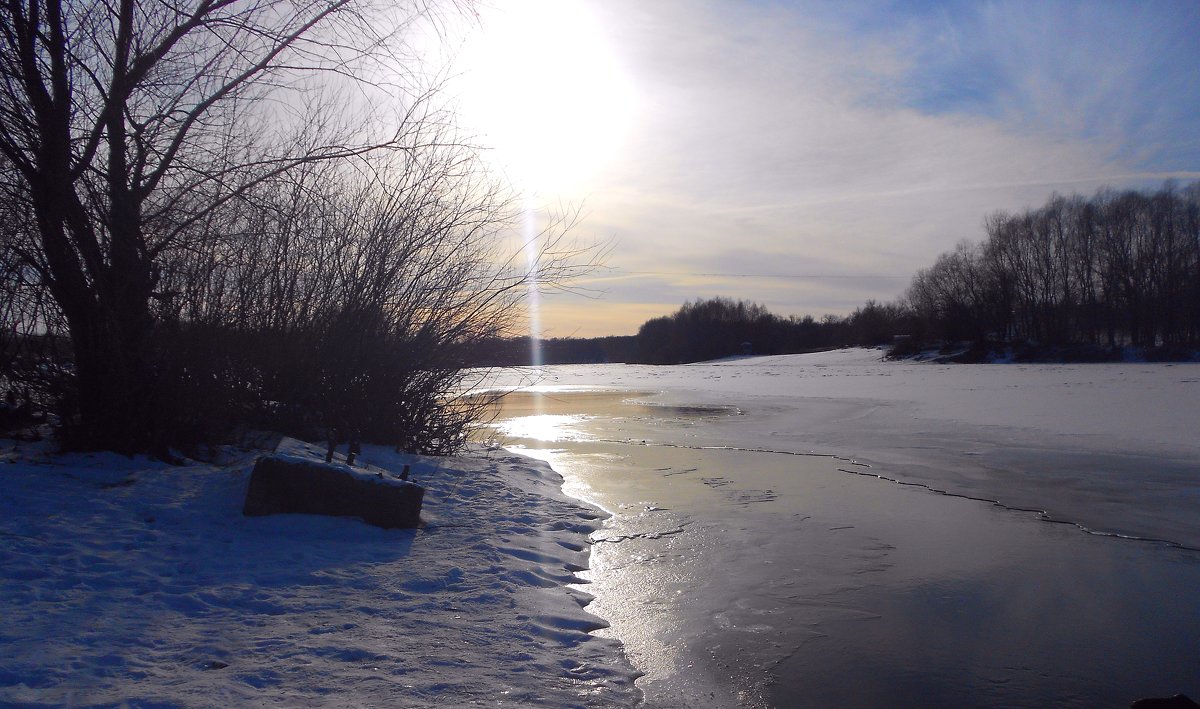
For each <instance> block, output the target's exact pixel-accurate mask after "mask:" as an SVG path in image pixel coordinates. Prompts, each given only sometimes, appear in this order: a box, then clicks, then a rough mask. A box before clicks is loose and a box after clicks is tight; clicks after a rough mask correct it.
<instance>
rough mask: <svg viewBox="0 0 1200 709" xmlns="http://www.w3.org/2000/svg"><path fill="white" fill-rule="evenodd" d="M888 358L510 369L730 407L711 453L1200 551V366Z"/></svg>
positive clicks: (567, 383)
mask: <svg viewBox="0 0 1200 709" xmlns="http://www.w3.org/2000/svg"><path fill="white" fill-rule="evenodd" d="M883 355H884V353H883V351H882V350H880V349H866V348H848V349H842V350H833V351H829V352H820V353H813V354H803V355H778V356H763V357H751V358H741V359H738V360H732V361H715V362H704V363H698V364H692V365H682V366H666V367H661V366H660V367H654V366H628V365H579V366H556V367H548V368H545V369H544V370H541V371H540V372H536V373H533V374H531V373H529V372H525V373H524V374H523V377H524V379H522V378H521V377H519V376H517V375H516V374H511V373H510V374H507V375H505V376H506V377H507V378H504V377H499V378H494V379H493V384H494V385H496V386H509V387H516V386H519V385H520V384H521V382H522V381H528V380H529V379H531V378H533V379H534V380H535V381H536V382H537V385H536V386H534V387H533V388H532V389H533V390H541V391H553V390H563V391H566V390H572V389H574V390H580V389H587V388H591V389H614V390H623V391H630V392H639V393H640V399H641V400H642V401H644V402H645V403H649V404H657V405H663V406H697V405H714V404H717V405H722V406H731V407H736V408H737V409H739V410H740V411H742V413H743V414H744V415H743V416H740V417H738V419H737V420H736V421H733V422H722V423H721V424H720V425H719V426H716V427H714V426H707V425H703V424H701V428H703V431H699V430H698V431H697V432H696V437H701V436H702V434H703V435H707V436H708V437H709V438H707V439H706V440H707V441H708V442H709V443H710V444H721V445H730V446H738V447H744V448H759V449H763V450H780V451H786V452H809V451H815V452H818V453H827V454H833V455H838V456H842V457H846V458H852V459H856V460H861V461H864V462H868V463H870V464H871V465H872V466H873V468H874V469H875V470H877V471H880V472H882V473H883V474H886V475H889V476H891V477H898V478H900V479H903V480H906V481H911V482H917V483H920V484H924V485H928V486H931V487H935V488H937V489H941V490H946V491H949V492H953V493H955V494H964V495H971V496H979V497H985V498H986V499H989V500H999V501H1001V502H1003V503H1005V504H1008V505H1011V506H1015V507H1032V508H1036V509H1039V510H1045V511H1046V512H1047V513H1048V516H1050V517H1052V518H1055V519H1060V520H1064V521H1071V522H1075V523H1078V524H1081V525H1083V526H1085V527H1087V528H1088V529H1091V530H1095V531H1104V532H1110V533H1116V534H1122V535H1127V536H1141V537H1150V538H1156V539H1165V540H1168V541H1172V542H1175V543H1179V544H1183V545H1185V546H1190V547H1196V548H1200V516H1197V515H1196V514H1195V503H1196V500H1197V499H1200V437H1198V436H1197V435H1196V432H1197V431H1200V364H1198V363H1176V364H1154V363H1119V364H1070V365H1046V364H1030V365H1025V364H930V363H912V362H893V361H884V360H883Z"/></svg>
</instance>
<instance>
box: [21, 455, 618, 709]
mask: <svg viewBox="0 0 1200 709" xmlns="http://www.w3.org/2000/svg"><path fill="white" fill-rule="evenodd" d="M3 448H4V453H3V457H0V461H3V462H0V705H4V706H14V705H15V706H78V705H95V704H101V705H122V706H156V707H158V706H189V707H193V706H214V707H215V706H220V707H227V706H265V705H272V706H316V705H323V706H337V707H345V706H406V707H433V706H438V707H445V706H475V705H486V706H517V707H526V706H544V707H562V706H597V707H599V706H630V705H632V704H635V703H636V702H637V701H638V698H639V696H640V694H639V692H638V691H637V690H636V689H635V688H634V685H633V680H634V678H635V677H636V673H635V672H634V671H633V670H632V668H631V667H630V666H629V664H628V663H627V662H626V661H625V658H624V656H623V654H622V650H621V646H620V644H619V643H618V642H616V641H615V640H611V639H605V638H599V637H595V636H593V635H590V634H589V631H591V630H594V629H596V628H598V627H602V626H604V625H605V623H604V621H602V620H601V619H599V618H597V617H596V616H593V615H590V614H589V613H587V612H586V611H584V610H583V608H582V606H583V605H584V604H586V603H587V601H588V600H589V597H588V596H587V595H586V594H583V593H581V592H579V591H578V590H575V589H572V588H570V587H567V586H565V584H568V583H578V582H579V581H580V579H579V578H578V577H577V576H576V574H575V572H576V571H580V570H582V569H583V568H585V567H586V566H587V564H588V557H589V544H588V542H587V536H588V534H589V533H591V532H592V531H594V530H596V529H597V528H598V527H599V525H600V523H601V518H602V513H601V512H600V511H599V510H596V509H595V508H590V507H584V506H582V505H581V504H580V503H579V502H578V501H576V500H572V499H571V498H567V497H566V496H564V495H563V494H562V492H561V490H560V486H561V478H560V477H559V476H558V475H557V474H556V473H554V472H553V471H552V470H550V469H549V468H548V467H547V466H546V465H545V464H543V463H537V462H533V461H530V460H528V459H525V458H517V457H515V456H513V455H511V454H508V453H505V452H503V451H486V452H484V451H481V452H479V453H478V454H477V455H475V456H471V457H465V458H453V459H436V458H417V457H411V456H401V455H396V454H393V453H391V452H390V451H388V450H387V449H384V448H374V447H367V448H366V450H365V451H364V454H363V458H364V459H365V460H366V461H367V462H369V463H374V464H377V465H380V466H383V467H386V468H388V469H394V470H398V469H399V468H400V467H401V466H402V465H403V464H404V463H411V464H412V465H413V471H412V476H413V479H414V480H416V481H418V482H420V483H422V484H424V485H426V486H427V490H428V491H427V493H426V498H425V514H424V517H425V518H426V519H427V520H428V522H429V524H428V526H427V527H425V528H424V529H420V530H416V531H414V530H381V529H377V528H374V527H370V526H367V525H366V524H363V523H361V522H359V521H355V520H349V519H334V518H321V517H314V516H307V515H277V516H272V517H253V518H251V517H243V516H242V514H241V507H242V501H243V498H244V495H245V491H246V485H247V481H248V476H249V470H250V468H251V467H252V465H253V458H254V456H253V454H252V453H250V452H242V453H240V454H237V455H236V456H235V455H232V454H230V456H231V457H230V459H229V460H226V461H223V462H222V463H221V464H203V463H195V464H192V465H187V466H167V465H164V464H161V463H156V462H152V461H148V460H145V459H129V458H124V457H120V456H116V455H109V454H102V455H69V456H67V455H49V454H45V453H42V452H40V451H41V449H40V448H39V447H37V446H33V445H29V444H16V443H14V442H12V441H7V442H4V444H3ZM283 450H285V451H286V452H291V453H293V454H298V455H314V456H320V455H321V454H322V452H321V451H318V450H316V449H315V448H306V447H305V446H304V445H303V444H299V443H297V442H288V441H286V440H285V442H284V445H283Z"/></svg>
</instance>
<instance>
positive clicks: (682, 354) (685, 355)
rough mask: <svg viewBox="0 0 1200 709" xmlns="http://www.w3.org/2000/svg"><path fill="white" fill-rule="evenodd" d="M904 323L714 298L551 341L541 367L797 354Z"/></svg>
mask: <svg viewBox="0 0 1200 709" xmlns="http://www.w3.org/2000/svg"><path fill="white" fill-rule="evenodd" d="M905 317H908V314H907V312H906V311H903V309H901V308H900V307H899V306H894V305H880V304H878V303H875V302H873V301H872V302H868V303H867V304H866V305H864V306H863V307H861V308H859V309H858V310H856V311H854V312H853V313H851V314H850V315H849V316H848V317H839V316H836V315H826V316H824V317H823V318H821V319H820V320H817V319H815V318H813V317H812V316H811V315H806V316H803V317H780V316H778V315H774V314H772V313H771V312H769V311H768V310H767V309H766V307H765V306H763V305H759V304H757V303H752V302H748V301H744V300H732V299H729V298H720V297H715V298H709V299H699V300H695V301H690V302H688V303H685V304H684V305H683V306H682V307H681V308H680V309H679V310H677V311H676V312H675V313H672V314H671V315H664V316H662V317H657V318H653V319H651V320H648V321H646V322H645V323H644V324H643V325H642V326H641V328H640V329H639V330H638V333H637V334H636V335H629V336H621V337H596V338H555V339H547V340H542V341H541V342H540V343H539V351H540V355H541V361H542V363H544V364H601V363H611V362H622V363H628V364H682V363H687V362H700V361H704V360H710V359H719V358H722V357H729V356H733V355H741V354H794V353H799V352H812V351H815V350H823V349H830V348H833V347H844V346H848V345H856V344H863V345H877V344H883V343H885V342H890V341H891V339H892V332H893V328H894V326H895V324H896V323H897V322H900V321H902V320H903V319H904V318H905ZM532 353H533V349H532V346H531V343H530V340H529V338H528V337H520V338H508V339H494V340H486V341H481V342H479V343H476V345H475V346H474V347H472V349H471V352H470V354H469V355H468V359H469V361H471V362H472V363H473V364H474V365H476V366H516V365H519V366H527V365H530V364H532V363H533V354H532Z"/></svg>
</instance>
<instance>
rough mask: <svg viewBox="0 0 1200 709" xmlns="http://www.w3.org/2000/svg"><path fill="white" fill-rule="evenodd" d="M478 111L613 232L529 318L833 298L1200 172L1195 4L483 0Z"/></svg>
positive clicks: (554, 326) (555, 325) (581, 330)
mask: <svg viewBox="0 0 1200 709" xmlns="http://www.w3.org/2000/svg"><path fill="white" fill-rule="evenodd" d="M479 17H480V23H479V26H478V28H476V30H475V31H474V34H473V35H472V36H471V37H470V38H469V40H468V41H467V42H466V44H465V45H464V46H465V47H466V50H465V51H464V52H462V54H461V57H460V65H459V71H460V73H459V74H458V79H457V80H459V81H461V83H460V84H459V90H460V92H461V96H462V97H463V103H462V106H463V112H464V121H465V122H466V123H467V124H468V125H473V126H474V127H475V128H474V130H475V131H476V132H477V133H478V134H479V135H480V136H481V140H482V141H483V142H484V143H485V144H487V145H489V146H490V148H492V149H493V151H492V154H493V157H494V159H496V160H497V161H498V163H499V164H502V165H504V166H505V167H504V168H503V169H504V170H505V171H506V172H507V173H508V174H509V175H510V176H511V177H512V178H513V179H514V181H515V182H516V183H517V184H519V185H521V188H520V189H521V190H522V191H523V193H524V194H525V195H526V199H527V202H528V204H529V205H530V206H531V209H533V211H534V215H535V219H537V220H539V221H541V222H544V221H545V220H547V219H549V215H550V214H551V213H553V212H554V211H555V210H562V209H564V208H565V209H574V208H578V209H579V210H580V213H581V218H580V219H579V221H578V223H577V224H576V226H575V228H574V232H573V233H574V236H575V237H577V238H579V239H580V240H582V241H584V242H593V241H594V242H597V243H602V244H606V245H607V246H608V251H607V255H606V257H605V259H604V263H603V267H601V268H599V269H596V270H595V271H593V272H592V273H591V274H590V275H589V276H588V277H586V278H584V279H581V280H580V281H579V282H578V283H577V284H576V285H577V286H578V287H579V289H580V290H581V291H582V292H577V293H549V294H546V295H545V296H544V297H542V298H541V299H540V305H541V313H540V317H539V319H538V320H539V322H540V334H541V335H542V336H545V337H592V336H601V335H625V334H633V333H635V332H636V331H637V328H638V327H639V326H640V325H641V324H642V322H644V321H645V320H647V319H648V318H650V317H655V316H658V315H665V314H668V313H671V312H673V311H674V310H676V309H677V308H678V307H679V306H680V305H682V304H683V303H684V302H685V301H687V300H694V299H697V298H707V297H711V296H725V297H730V298H742V299H747V300H752V301H755V302H759V303H762V304H764V305H766V306H767V307H768V308H770V309H771V310H772V311H773V312H775V313H777V314H781V315H805V314H812V315H814V316H816V317H818V318H819V317H821V316H822V315H823V314H826V313H832V314H837V315H845V314H848V313H849V312H851V311H853V310H854V309H855V308H857V307H859V306H860V305H862V304H863V303H864V302H866V301H867V300H868V299H873V300H876V301H880V302H888V301H892V300H894V299H896V298H897V297H899V296H901V295H902V294H903V292H904V290H905V289H906V287H907V285H908V283H909V281H910V279H911V277H912V275H913V274H914V273H915V272H916V271H917V269H919V268H922V267H925V266H928V265H930V264H931V263H932V262H933V260H934V259H935V258H936V256H937V255H938V254H939V253H942V252H944V251H947V250H950V249H952V248H953V247H954V245H955V244H956V243H957V242H959V241H961V240H971V241H978V240H980V239H981V238H982V237H983V230H982V223H983V219H984V217H985V216H986V215H987V214H989V213H991V212H994V211H997V210H1007V211H1014V210H1020V209H1024V208H1026V207H1035V206H1038V205H1040V204H1042V203H1043V202H1044V201H1045V200H1046V199H1047V198H1048V197H1049V196H1050V195H1051V194H1053V193H1055V192H1058V193H1062V194H1071V193H1082V194H1091V193H1093V192H1094V191H1096V190H1097V189H1098V188H1101V187H1105V186H1107V187H1113V188H1118V189H1120V188H1149V187H1157V186H1159V185H1161V184H1162V182H1163V181H1164V180H1166V179H1171V178H1174V179H1176V180H1177V181H1179V182H1189V181H1191V180H1195V179H1200V133H1198V131H1197V128H1198V127H1200V118H1198V117H1200V78H1198V77H1200V72H1197V71H1196V67H1197V66H1200V42H1197V41H1196V39H1195V38H1196V37H1200V2H1195V1H1194V0H1177V1H1153V0H1147V1H1145V2H1105V1H1103V0H1086V1H1077V2H1056V1H1054V0H1045V1H1038V2H1032V1H1031V2H1002V1H994V2H988V1H971V2H966V1H964V2H916V1H909V2H885V1H882V0H879V1H875V0H863V1H854V0H847V1H841V2H799V1H796V0H778V1H774V2H772V1H769V0H653V1H652V2H649V1H647V0H490V1H489V2H486V3H485V4H484V5H482V6H480V13H479Z"/></svg>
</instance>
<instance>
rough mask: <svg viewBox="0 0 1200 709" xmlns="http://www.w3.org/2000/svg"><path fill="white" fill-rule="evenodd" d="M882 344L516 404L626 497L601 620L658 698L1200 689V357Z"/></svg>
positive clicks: (667, 375)
mask: <svg viewBox="0 0 1200 709" xmlns="http://www.w3.org/2000/svg"><path fill="white" fill-rule="evenodd" d="M877 359H878V354H876V353H874V352H871V351H863V350H856V351H846V352H839V353H828V354H824V355H815V356H797V357H775V358H755V359H748V360H742V361H735V362H728V363H720V364H715V365H698V366H689V367H657V368H655V367H624V366H603V367H553V368H548V369H547V370H546V371H545V372H543V373H542V375H541V379H540V382H539V385H538V386H536V387H534V388H533V389H532V390H527V391H525V392H523V393H520V394H516V395H510V396H509V397H508V398H507V400H506V404H505V408H504V410H503V411H502V413H501V418H500V419H499V420H498V421H497V424H498V426H499V428H500V431H501V432H502V434H503V436H504V437H505V438H506V441H507V443H508V445H510V446H513V447H515V448H519V449H521V450H523V451H524V452H526V453H528V454H530V455H534V456H536V457H540V458H544V459H546V460H549V461H550V462H551V463H552V464H553V465H554V467H555V468H556V469H557V470H559V472H560V473H562V474H563V475H564V477H565V478H566V480H567V483H566V489H567V492H569V493H571V494H574V495H576V496H579V497H582V498H584V499H587V500H589V501H591V502H594V503H595V504H598V505H600V506H602V507H604V508H605V509H607V510H609V511H610V512H611V513H613V515H614V516H613V518H612V520H611V521H610V523H609V524H608V525H607V526H606V527H605V529H603V530H602V531H601V532H599V533H597V534H596V535H595V536H594V539H595V541H596V544H595V546H594V553H593V559H592V570H591V572H590V579H591V581H592V583H591V584H590V585H589V586H588V588H587V591H588V592H589V593H592V594H594V595H595V596H596V601H595V603H594V604H593V606H591V607H589V610H590V611H592V612H595V613H597V614H599V615H601V616H603V617H605V618H606V619H608V620H609V621H610V622H611V623H612V627H611V628H610V629H609V630H607V631H603V632H605V633H607V634H609V635H611V636H614V637H616V638H618V639H620V640H621V641H622V642H623V643H624V644H625V647H626V651H627V653H628V654H629V657H630V659H631V660H632V661H633V663H634V664H635V665H636V666H637V667H638V668H639V669H640V670H641V671H642V672H644V673H645V675H646V676H645V677H643V679H642V680H640V681H639V686H641V687H642V689H643V691H644V692H645V693H646V698H647V703H648V704H649V705H650V706H680V707H682V706H735V705H742V706H830V705H845V706H867V705H871V706H913V705H922V706H998V705H1003V706H1031V707H1032V706H1050V705H1053V706H1079V707H1092V706H1114V707H1118V706H1128V704H1129V702H1131V701H1132V700H1133V699H1136V698H1138V697H1144V696H1167V695H1171V694H1174V693H1177V692H1184V693H1188V694H1191V695H1192V696H1197V695H1200V669H1198V666H1200V665H1198V663H1197V662H1196V648H1198V647H1200V603H1198V602H1197V600H1196V596H1195V589H1196V588H1197V587H1200V552H1197V551H1195V550H1194V549H1195V548H1197V547H1200V513H1198V507H1197V501H1198V499H1200V495H1198V490H1200V463H1198V461H1200V448H1198V447H1197V442H1196V440H1195V435H1194V432H1195V431H1196V430H1198V429H1200V413H1198V412H1200V403H1198V402H1200V397H1197V396H1196V394H1197V393H1198V392H1200V385H1198V384H1197V382H1198V381H1200V367H1197V366H1196V365H1178V366H1174V367H1172V366H1166V365H1099V366H1091V367H1016V366H1011V365H992V366H990V367H968V366H958V367H939V366H932V365H907V364H892V363H881V362H878V361H877ZM879 476H882V477H879ZM891 480H896V481H899V483H906V484H898V483H897V482H892V481H891ZM911 483H915V484H911ZM968 498H983V499H985V500H998V501H1000V502H1001V503H1002V505H998V504H992V503H989V502H985V501H980V500H978V499H968ZM1031 510H1032V511H1031ZM1051 521H1057V522H1062V523H1050V522H1051Z"/></svg>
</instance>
